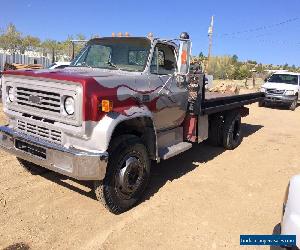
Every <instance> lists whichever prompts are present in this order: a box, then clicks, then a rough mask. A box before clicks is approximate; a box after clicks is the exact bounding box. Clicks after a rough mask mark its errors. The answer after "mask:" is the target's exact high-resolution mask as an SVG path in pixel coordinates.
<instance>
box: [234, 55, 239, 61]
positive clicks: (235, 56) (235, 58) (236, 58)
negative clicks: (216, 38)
mask: <svg viewBox="0 0 300 250" xmlns="http://www.w3.org/2000/svg"><path fill="white" fill-rule="evenodd" d="M238 60H239V58H238V56H237V55H233V56H232V62H233V63H237V62H238Z"/></svg>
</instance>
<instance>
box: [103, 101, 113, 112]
mask: <svg viewBox="0 0 300 250" xmlns="http://www.w3.org/2000/svg"><path fill="white" fill-rule="evenodd" d="M101 109H102V111H103V112H106V113H108V112H110V111H112V109H113V102H112V101H109V100H102V101H101Z"/></svg>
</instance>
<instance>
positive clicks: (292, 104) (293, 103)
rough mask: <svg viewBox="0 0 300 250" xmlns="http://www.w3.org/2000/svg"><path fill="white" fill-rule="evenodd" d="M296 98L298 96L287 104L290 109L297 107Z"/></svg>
mask: <svg viewBox="0 0 300 250" xmlns="http://www.w3.org/2000/svg"><path fill="white" fill-rule="evenodd" d="M297 99H298V97H297V98H296V99H295V100H294V101H293V102H292V103H291V105H290V106H289V109H290V110H292V111H294V110H295V109H296V108H297V102H298V101H297Z"/></svg>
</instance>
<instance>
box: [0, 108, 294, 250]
mask: <svg viewBox="0 0 300 250" xmlns="http://www.w3.org/2000/svg"><path fill="white" fill-rule="evenodd" d="M0 110H2V108H1V106H0ZM0 123H2V124H3V123H5V117H4V115H3V114H2V113H1V112H0ZM243 131H244V134H245V137H244V140H243V142H242V144H241V146H240V147H238V148H237V149H235V150H233V151H224V150H222V149H221V148H214V147H210V146H208V145H205V144H201V145H199V146H195V147H193V148H192V149H191V150H190V151H188V152H186V153H184V154H182V155H179V156H177V157H175V158H173V159H170V160H169V161H165V162H162V163H161V164H157V165H153V168H152V175H153V177H152V181H151V183H150V187H149V188H148V190H147V192H146V194H145V196H144V199H143V201H142V202H141V203H140V204H139V205H138V206H136V207H135V208H133V209H132V210H130V211H128V212H126V213H124V214H122V215H119V216H116V215H113V214H111V213H109V212H108V211H106V210H105V209H104V208H102V206H101V205H100V204H99V203H98V202H97V201H96V200H95V197H94V194H93V193H92V192H91V189H90V187H91V185H90V184H91V183H89V182H76V181H74V180H70V179H67V178H64V177H63V176H61V175H57V174H54V173H48V174H45V175H43V176H33V175H30V174H28V173H26V172H25V171H24V170H22V168H21V167H20V165H19V163H18V162H17V160H16V159H15V157H13V156H11V155H9V154H7V153H5V152H3V151H0V249H1V248H5V247H8V246H12V245H14V246H13V247H12V248H11V249H29V248H30V249H240V248H241V249H255V247H249V248H247V247H240V246H239V236H240V234H272V233H273V231H274V232H276V230H277V228H278V227H277V226H276V225H277V224H278V223H279V222H280V217H281V212H282V210H281V209H282V200H283V195H284V191H285V188H286V185H287V183H288V180H289V178H290V177H291V176H292V175H294V174H297V173H299V172H300V171H299V170H300V154H299V149H300V107H298V109H297V110H296V111H295V112H292V111H289V110H286V109H281V108H279V109H273V108H258V107H257V104H254V105H251V106H250V115H249V116H248V117H246V118H244V119H243ZM18 247H19V248H18ZM259 249H269V248H267V247H260V248H259Z"/></svg>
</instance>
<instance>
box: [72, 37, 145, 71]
mask: <svg viewBox="0 0 300 250" xmlns="http://www.w3.org/2000/svg"><path fill="white" fill-rule="evenodd" d="M150 46H151V43H150V40H149V39H146V38H133V37H132V38H131V37H113V38H99V39H94V40H92V41H90V42H89V43H88V44H87V46H86V47H85V48H84V49H82V50H81V52H80V53H79V54H78V55H77V56H76V58H75V59H74V60H73V61H72V63H71V64H70V66H73V67H91V68H103V69H119V70H125V71H143V70H144V68H145V66H146V63H147V59H148V56H149V51H150Z"/></svg>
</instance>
